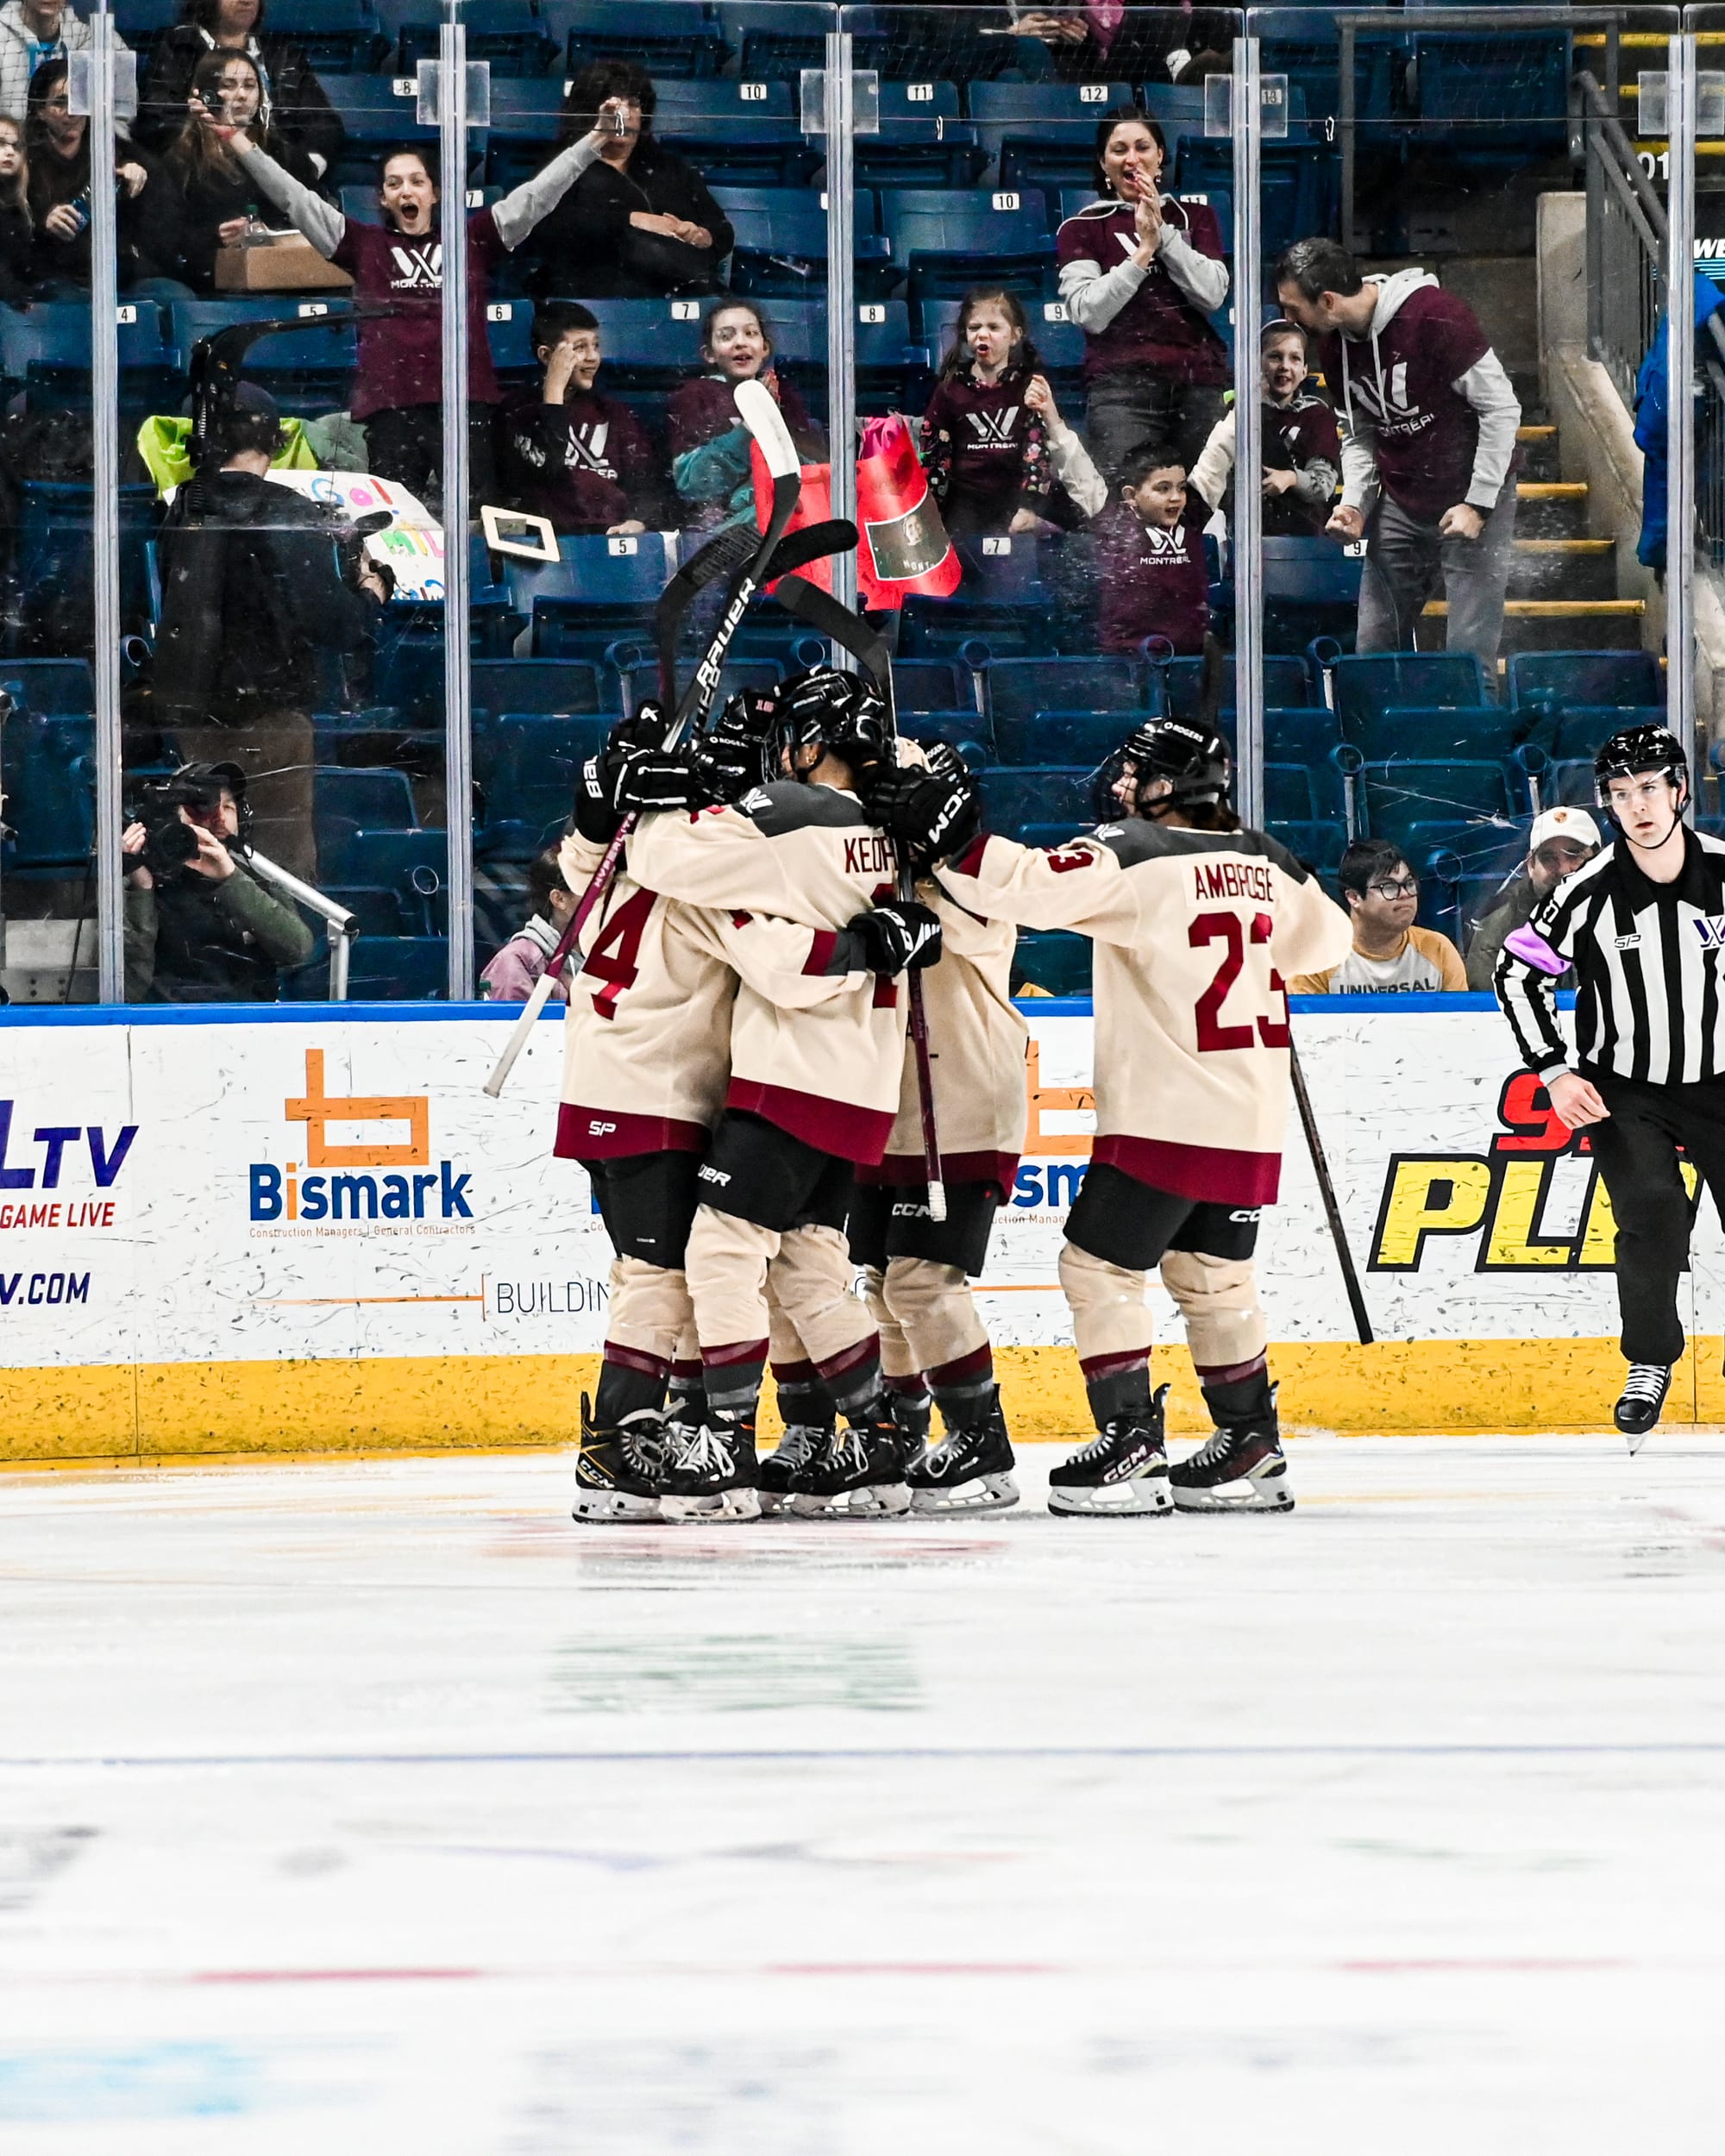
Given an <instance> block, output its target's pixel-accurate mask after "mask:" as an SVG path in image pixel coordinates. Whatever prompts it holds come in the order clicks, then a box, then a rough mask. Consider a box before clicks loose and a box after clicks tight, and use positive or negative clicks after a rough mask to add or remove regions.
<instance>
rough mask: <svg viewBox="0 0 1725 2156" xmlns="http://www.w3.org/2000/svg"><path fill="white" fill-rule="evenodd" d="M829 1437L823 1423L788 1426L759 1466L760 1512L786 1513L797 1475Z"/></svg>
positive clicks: (800, 1423) (829, 1434) (798, 1423)
mask: <svg viewBox="0 0 1725 2156" xmlns="http://www.w3.org/2000/svg"><path fill="white" fill-rule="evenodd" d="M831 1435H832V1432H831V1430H829V1429H828V1428H827V1427H826V1426H825V1424H824V1423H819V1422H788V1423H787V1424H786V1425H785V1433H784V1435H783V1436H782V1437H781V1438H780V1439H779V1443H778V1447H777V1449H776V1450H775V1451H771V1452H769V1453H768V1455H767V1457H766V1458H765V1459H764V1460H762V1463H761V1476H760V1481H761V1510H762V1513H763V1514H770V1513H780V1512H788V1511H789V1510H790V1505H791V1491H792V1488H793V1484H794V1482H795V1481H796V1478H797V1476H798V1475H799V1474H800V1472H801V1471H802V1470H803V1469H804V1468H806V1466H807V1465H808V1463H809V1462H810V1461H811V1460H812V1459H813V1457H814V1456H815V1454H816V1453H817V1452H818V1451H819V1449H820V1448H821V1446H822V1445H825V1443H826V1441H827V1439H828V1438H830V1437H831Z"/></svg>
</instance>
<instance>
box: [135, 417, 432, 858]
mask: <svg viewBox="0 0 1725 2156" xmlns="http://www.w3.org/2000/svg"><path fill="white" fill-rule="evenodd" d="M280 448H281V428H280V423H279V419H278V418H277V417H276V414H275V412H274V411H273V409H271V408H269V407H268V405H267V399H257V400H256V403H255V404H254V408H251V409H247V408H244V407H242V406H236V408H235V410H233V411H229V412H228V413H226V414H224V415H223V417H220V418H218V419H217V420H216V422H215V423H213V424H212V426H211V427H210V433H209V436H208V439H207V441H206V442H205V443H204V461H203V463H202V464H200V466H199V467H198V469H197V470H196V471H195V472H194V473H193V475H192V477H191V479H189V480H188V481H187V482H186V484H185V486H183V487H182V488H181V489H180V490H179V494H178V495H177V496H176V497H175V499H174V504H173V511H172V512H171V514H170V517H169V519H168V521H167V523H165V524H164V525H163V527H162V533H161V539H160V560H161V584H162V605H161V621H160V624H159V626H158V629H157V632H156V660H155V698H154V701H155V705H156V708H157V710H158V711H159V712H160V713H161V714H162V718H163V723H164V724H168V725H171V726H172V727H173V730H174V731H175V733H176V735H177V736H178V738H179V749H180V754H181V755H183V756H185V757H186V758H187V759H188V760H190V761H210V762H216V761H230V762H233V763H235V764H237V765H238V766H239V768H241V770H242V772H243V773H244V774H245V778H246V781H247V785H248V788H249V790H250V801H251V806H252V809H253V812H254V814H255V816H256V818H257V827H258V843H259V845H260V848H261V849H262V850H263V851H264V852H265V853H266V854H267V855H268V856H270V858H271V859H272V860H273V861H279V862H280V863H281V864H282V866H283V867H284V868H291V869H292V871H293V873H294V874H296V875H298V876H303V877H304V878H306V879H307V880H308V881H310V880H311V877H312V876H314V875H315V874H316V849H315V845H314V842H313V837H312V828H311V772H312V764H313V754H312V737H311V718H310V716H309V714H310V712H311V711H312V710H313V708H314V707H315V705H316V701H317V686H318V679H319V673H318V655H319V654H320V652H346V651H355V650H360V649H363V648H364V647H365V646H366V645H367V643H368V642H370V640H371V637H372V635H373V630H375V627H376V624H377V618H378V610H379V608H380V606H381V605H383V603H384V601H385V600H386V599H387V597H388V595H389V588H390V587H389V584H388V582H387V580H386V578H385V576H384V575H383V574H382V573H380V571H379V569H378V568H377V567H376V566H375V565H374V564H373V562H372V561H370V560H369V559H368V558H367V556H366V555H363V554H362V553H361V552H360V551H359V549H358V548H357V547H353V548H345V549H344V550H343V553H342V557H341V561H340V566H339V567H338V557H337V551H336V546H335V544H334V543H333V542H334V541H335V539H336V536H337V535H336V523H335V521H334V520H333V519H332V518H331V517H330V515H329V511H326V510H324V509H323V508H322V507H321V506H319V505H317V504H316V503H314V502H311V501H308V500H306V498H304V496H303V495H301V494H298V493H296V492H294V491H293V490H292V488H291V487H287V486H279V485H277V484H276V483H275V482H273V480H272V479H270V478H269V476H268V474H269V469H270V463H271V460H272V459H273V457H274V456H276V455H277V454H279V450H280Z"/></svg>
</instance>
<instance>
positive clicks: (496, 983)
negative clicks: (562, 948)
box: [480, 846, 575, 1003]
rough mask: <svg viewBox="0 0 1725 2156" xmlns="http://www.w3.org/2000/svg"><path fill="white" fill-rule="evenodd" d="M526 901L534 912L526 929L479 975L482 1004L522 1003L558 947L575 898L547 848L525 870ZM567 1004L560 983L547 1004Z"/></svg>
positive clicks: (552, 850)
mask: <svg viewBox="0 0 1725 2156" xmlns="http://www.w3.org/2000/svg"><path fill="white" fill-rule="evenodd" d="M527 896H528V901H529V903H530V906H532V908H533V911H532V912H531V913H530V915H529V916H528V918H527V922H526V924H525V926H524V927H523V928H522V929H521V930H520V931H519V932H518V933H517V934H516V935H514V936H511V937H510V939H509V941H508V942H507V943H505V945H504V947H503V949H502V950H500V951H499V953H498V954H497V956H496V957H495V958H493V959H492V962H491V963H490V965H488V966H487V967H486V969H485V971H484V972H483V973H482V974H481V975H480V981H482V982H483V983H484V988H485V1000H486V1002H487V1003H525V1002H526V1000H527V999H528V997H529V996H530V995H531V994H532V993H533V984H534V982H535V981H537V980H538V978H539V976H540V975H542V974H543V972H544V970H545V967H546V964H547V962H548V961H549V958H550V956H551V953H552V952H553V951H554V950H555V949H556V947H557V938H558V937H560V936H561V934H562V932H563V931H564V930H565V929H566V928H567V927H568V924H569V916H570V915H571V914H572V913H573V912H574V910H575V894H574V892H573V891H571V890H570V888H569V887H568V884H567V883H565V882H564V881H563V871H562V868H561V863H560V862H559V860H558V855H557V849H556V848H555V846H548V847H547V848H546V849H545V850H544V852H543V854H540V855H539V856H537V857H536V859H535V860H533V861H532V862H530V863H529V864H528V868H527ZM551 1000H552V1002H553V1003H567V1002H568V1000H569V992H568V988H567V987H565V986H564V984H563V982H562V981H558V982H557V983H556V985H555V987H554V988H553V989H552V991H551Z"/></svg>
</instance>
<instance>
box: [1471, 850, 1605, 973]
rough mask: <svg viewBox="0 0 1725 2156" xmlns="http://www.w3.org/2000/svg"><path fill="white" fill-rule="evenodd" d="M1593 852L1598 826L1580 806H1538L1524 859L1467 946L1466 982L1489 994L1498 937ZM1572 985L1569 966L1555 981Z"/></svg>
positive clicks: (1519, 923) (1511, 932)
mask: <svg viewBox="0 0 1725 2156" xmlns="http://www.w3.org/2000/svg"><path fill="white" fill-rule="evenodd" d="M1598 851H1599V826H1598V825H1597V824H1596V823H1595V822H1594V820H1593V818H1591V817H1590V815H1589V814H1588V812H1587V811H1586V810H1585V809H1580V808H1553V809H1542V810H1541V811H1540V813H1539V814H1538V815H1537V816H1536V817H1535V818H1534V825H1533V829H1532V830H1530V831H1529V832H1528V833H1527V861H1526V862H1525V864H1524V865H1523V866H1522V867H1521V868H1520V869H1518V870H1517V872H1516V874H1515V881H1514V882H1513V883H1511V884H1510V886H1509V889H1508V890H1507V891H1506V892H1505V893H1503V894H1502V897H1501V898H1500V899H1499V900H1498V902H1497V904H1496V906H1493V907H1492V909H1491V911H1490V912H1489V913H1486V914H1484V915H1483V916H1482V917H1481V918H1480V922H1479V925H1478V927H1477V928H1476V929H1475V930H1474V931H1473V935H1472V937H1471V940H1470V942H1469V943H1468V947H1467V985H1468V987H1470V988H1477V989H1478V990H1479V991H1480V992H1481V993H1483V994H1486V995H1489V994H1490V993H1491V986H1492V976H1493V975H1495V974H1496V971H1497V959H1498V954H1499V953H1500V952H1501V951H1502V949H1503V939H1504V937H1506V936H1513V935H1514V934H1515V931H1516V930H1517V929H1518V928H1520V927H1521V926H1522V925H1523V924H1525V923H1526V922H1527V921H1530V920H1532V918H1534V913H1535V912H1537V911H1538V910H1539V908H1540V906H1542V905H1543V904H1544V903H1545V901H1546V899H1548V898H1549V897H1550V896H1551V894H1552V893H1553V891H1554V890H1555V889H1556V888H1557V887H1558V885H1559V884H1560V883H1561V882H1562V881H1563V880H1564V878H1565V876H1572V875H1573V874H1575V872H1576V870H1577V869H1578V868H1580V867H1581V865H1582V863H1583V862H1587V861H1591V860H1592V858H1593V856H1595V854H1596V853H1597V852H1598ZM1558 985H1559V987H1574V985H1575V972H1574V968H1570V970H1569V971H1568V972H1566V973H1565V974H1564V975H1562V977H1561V979H1560V980H1559V984H1558Z"/></svg>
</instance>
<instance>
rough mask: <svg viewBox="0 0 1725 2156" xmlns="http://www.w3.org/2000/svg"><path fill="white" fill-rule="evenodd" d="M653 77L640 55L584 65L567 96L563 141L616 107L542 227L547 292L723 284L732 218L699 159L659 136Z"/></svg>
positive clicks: (630, 293)
mask: <svg viewBox="0 0 1725 2156" xmlns="http://www.w3.org/2000/svg"><path fill="white" fill-rule="evenodd" d="M655 102H656V99H655V93H654V89H653V83H652V78H651V77H650V76H649V74H648V72H647V71H646V69H645V68H644V67H642V66H639V65H638V64H637V62H636V61H634V60H595V61H593V64H592V65H591V66H587V67H584V68H583V69H582V70H581V72H580V74H579V75H577V76H576V77H575V78H574V81H573V82H572V83H571V84H570V85H569V91H568V96H567V97H565V98H564V100H563V126H562V134H561V141H563V142H565V143H570V142H574V141H580V139H582V138H583V137H585V136H586V135H589V134H591V133H592V132H593V129H594V128H596V127H598V126H599V118H598V116H599V113H600V111H601V110H611V109H612V107H613V106H614V107H616V108H617V109H618V110H619V111H620V112H621V113H622V115H623V124H622V126H621V128H617V129H614V130H613V129H605V130H604V131H603V132H602V136H601V147H600V150H599V160H598V162H597V163H596V164H593V165H590V166H588V167H587V168H586V171H585V172H582V174H581V176H580V179H579V180H577V181H576V183H575V185H574V186H573V187H572V188H570V190H569V191H568V194H567V195H565V196H564V197H563V199H562V201H561V203H560V204H558V206H557V208H556V209H555V210H554V211H553V212H552V213H551V215H550V216H549V217H547V219H546V220H545V222H544V224H543V226H542V227H541V229H540V232H539V236H538V239H537V241H536V243H535V248H534V252H535V254H536V255H537V257H538V267H537V269H536V272H535V273H534V277H533V280H532V289H533V291H535V292H536V293H543V295H545V296H546V297H547V298H559V297H567V296H574V297H575V298H581V299H655V298H658V297H659V296H660V295H661V294H662V293H667V292H716V291H718V290H719V289H720V285H719V275H718V266H719V264H720V263H721V262H722V261H723V260H724V258H725V256H726V255H727V254H730V252H731V238H732V235H731V223H730V220H729V219H728V218H727V217H726V216H725V214H724V211H723V210H721V209H720V208H719V206H718V204H717V203H716V202H715V201H714V200H713V198H712V195H711V193H710V192H709V191H708V189H707V184H706V181H705V180H704V179H702V178H701V176H700V174H699V172H697V171H696V170H695V168H694V166H693V165H691V164H689V163H687V161H686V160H684V159H682V158H681V157H679V156H678V155H677V154H676V153H675V151H674V150H668V149H666V148H665V147H664V146H663V145H662V143H659V142H655V141H654V140H653V132H652V129H653V108H654V105H655Z"/></svg>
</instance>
